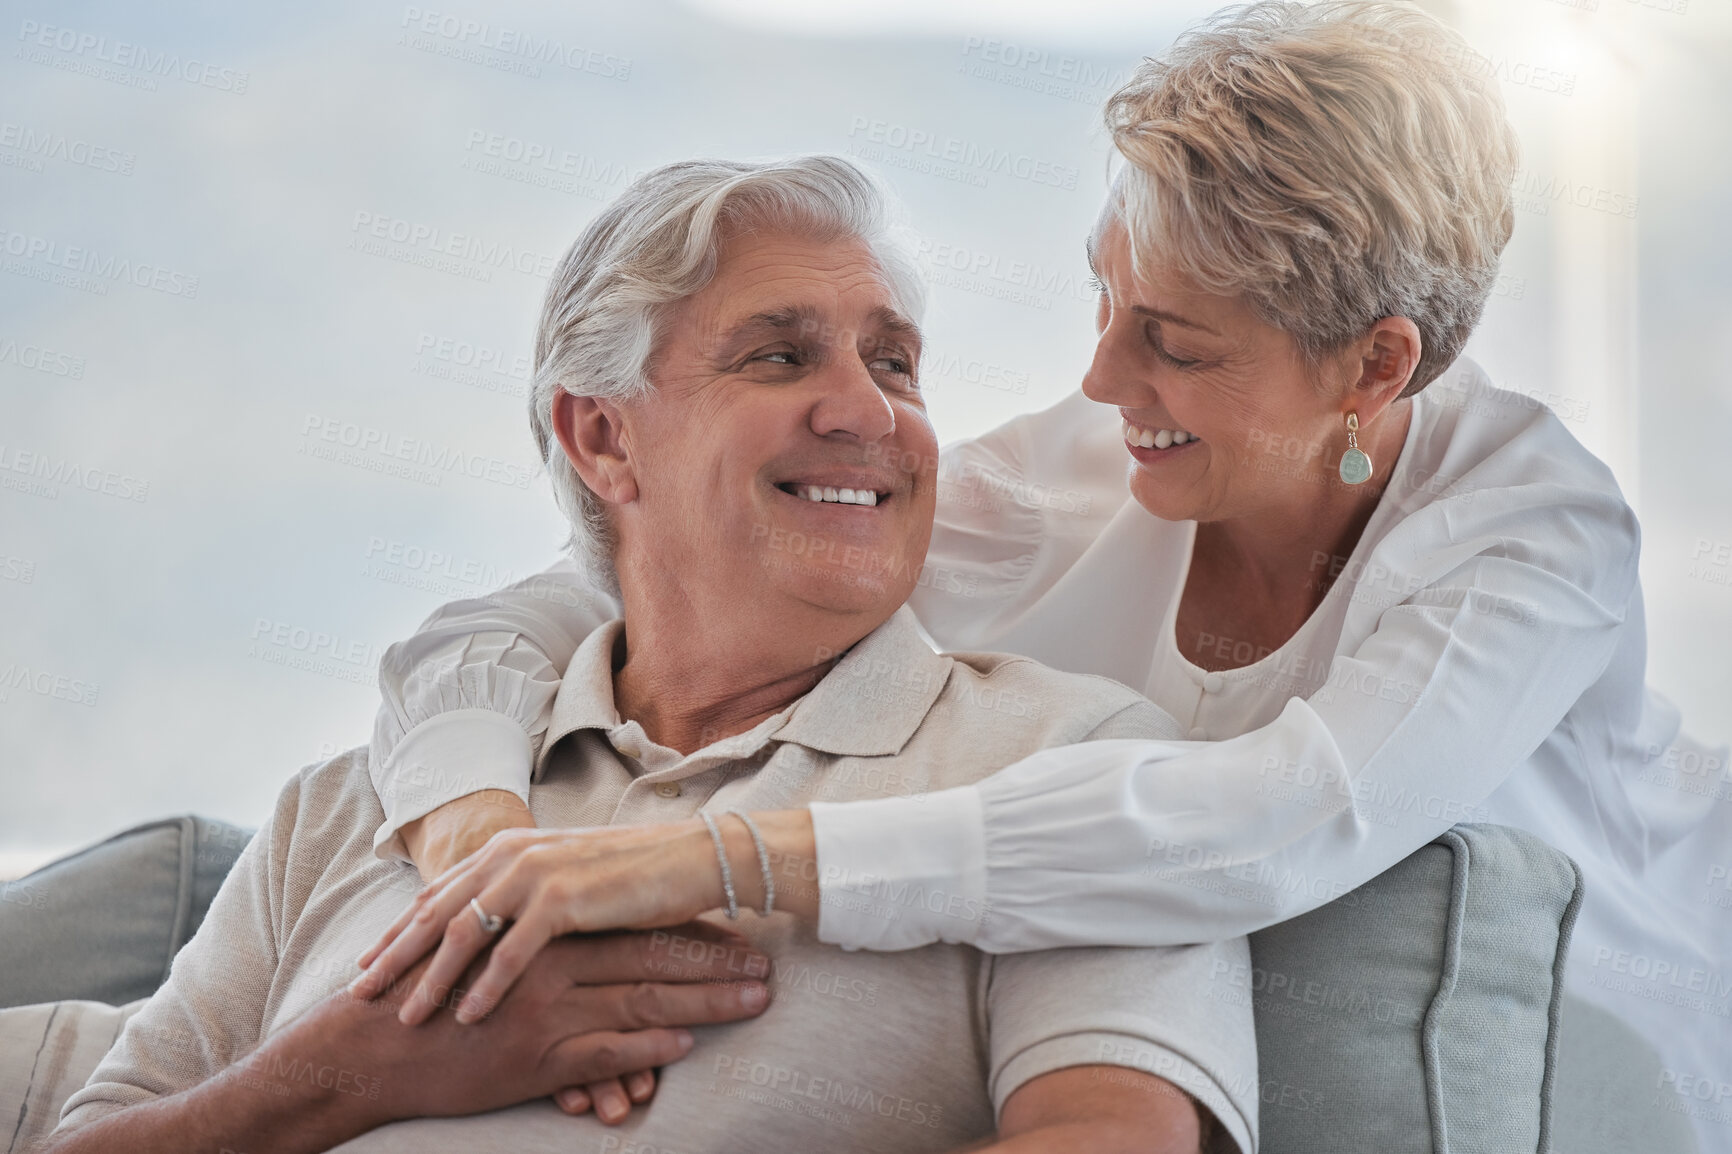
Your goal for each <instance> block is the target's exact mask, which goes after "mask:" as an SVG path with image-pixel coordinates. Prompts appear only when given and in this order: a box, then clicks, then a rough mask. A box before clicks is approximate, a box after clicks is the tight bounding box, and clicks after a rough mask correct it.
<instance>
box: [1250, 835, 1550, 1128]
mask: <svg viewBox="0 0 1732 1154" xmlns="http://www.w3.org/2000/svg"><path fill="white" fill-rule="evenodd" d="M1581 895H1582V882H1581V874H1580V872H1579V871H1578V870H1577V868H1576V866H1575V863H1574V862H1572V861H1571V860H1570V859H1569V858H1568V857H1566V856H1565V855H1563V854H1562V853H1559V852H1558V851H1557V850H1555V849H1552V848H1551V847H1550V846H1548V845H1546V844H1545V843H1544V842H1542V841H1540V840H1539V839H1538V838H1536V837H1533V836H1532V835H1530V834H1527V833H1523V832H1521V831H1519V830H1514V829H1510V828H1507V827H1504V826H1495V825H1460V826H1457V827H1455V828H1454V829H1452V830H1450V831H1449V832H1447V833H1445V834H1444V835H1443V836H1442V837H1440V838H1438V839H1437V841H1435V842H1433V843H1432V844H1430V845H1428V846H1426V847H1425V848H1423V849H1421V850H1420V851H1419V852H1418V853H1415V854H1414V855H1413V856H1412V857H1410V858H1408V859H1407V860H1405V861H1403V862H1401V863H1400V864H1399V865H1397V866H1395V867H1394V868H1393V869H1390V870H1388V871H1387V872H1385V873H1383V874H1381V875H1379V876H1378V877H1376V878H1374V879H1373V880H1371V881H1370V882H1368V883H1366V884H1365V885H1364V886H1361V887H1360V888H1359V889H1357V890H1354V891H1353V892H1351V893H1349V894H1347V895H1345V896H1344V897H1341V898H1338V899H1336V900H1335V901H1333V902H1330V903H1329V904H1328V905H1325V906H1322V907H1321V908H1319V909H1317V910H1314V911H1312V912H1311V913H1309V914H1306V915H1304V916H1303V917H1298V918H1294V919H1292V920H1291V921H1287V922H1283V923H1281V924H1280V925H1275V926H1270V927H1269V928H1268V929H1266V930H1262V931H1260V932H1258V933H1255V934H1252V935H1251V959H1252V971H1251V973H1250V974H1248V975H1243V976H1236V975H1229V976H1227V979H1228V980H1229V981H1230V982H1232V983H1233V984H1237V985H1239V986H1241V987H1242V990H1241V992H1240V995H1239V996H1241V997H1243V996H1249V997H1250V999H1251V1001H1252V1005H1253V1006H1254V1007H1255V1011H1256V1021H1257V1048H1258V1064H1259V1067H1260V1077H1261V1081H1262V1086H1261V1099H1262V1106H1261V1134H1262V1138H1261V1143H1262V1154H1358V1152H1364V1154H1456V1152H1462V1151H1480V1150H1493V1149H1496V1150H1524V1151H1544V1150H1546V1149H1548V1147H1549V1143H1550V1140H1551V1133H1550V1130H1551V1113H1550V1106H1551V1086H1552V1080H1553V1078H1554V1072H1555V1069H1556V1063H1557V1039H1558V1028H1557V1027H1558V1012H1559V1003H1560V998H1561V996H1562V987H1563V964H1564V954H1565V950H1566V949H1567V947H1568V945H1569V939H1570V930H1571V928H1572V926H1573V924H1574V921H1575V915H1576V910H1577V908H1578V906H1579V905H1580V902H1581ZM1217 996H1219V995H1217Z"/></svg>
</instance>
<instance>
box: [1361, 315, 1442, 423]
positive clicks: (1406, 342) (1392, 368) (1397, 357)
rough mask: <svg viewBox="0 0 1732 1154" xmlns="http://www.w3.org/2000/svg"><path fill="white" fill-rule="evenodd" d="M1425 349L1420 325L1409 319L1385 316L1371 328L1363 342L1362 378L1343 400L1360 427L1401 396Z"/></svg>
mask: <svg viewBox="0 0 1732 1154" xmlns="http://www.w3.org/2000/svg"><path fill="white" fill-rule="evenodd" d="M1422 347H1423V343H1422V342H1421V340H1420V337H1419V326H1418V325H1416V324H1414V323H1413V322H1412V321H1411V320H1409V319H1408V318H1406V317H1384V318H1383V319H1382V320H1380V321H1378V322H1377V323H1376V324H1374V325H1372V326H1371V331H1370V332H1368V333H1366V334H1365V336H1364V338H1363V339H1362V340H1361V342H1360V354H1359V379H1358V380H1357V381H1356V382H1354V385H1353V388H1352V390H1351V391H1350V394H1349V396H1348V397H1346V398H1344V400H1345V402H1346V408H1349V409H1353V410H1354V411H1356V412H1357V413H1358V414H1359V421H1360V423H1361V424H1364V425H1369V424H1370V423H1371V422H1372V421H1374V420H1376V419H1377V417H1378V415H1379V414H1381V413H1382V412H1383V410H1384V409H1386V408H1388V407H1389V406H1390V405H1391V404H1392V403H1394V401H1395V400H1396V398H1398V397H1400V396H1401V390H1402V389H1405V388H1406V387H1407V383H1408V382H1409V381H1411V380H1412V379H1413V374H1414V373H1415V372H1417V371H1418V370H1419V354H1420V351H1421V349H1422Z"/></svg>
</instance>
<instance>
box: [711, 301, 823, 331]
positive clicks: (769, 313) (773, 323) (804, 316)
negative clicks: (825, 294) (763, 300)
mask: <svg viewBox="0 0 1732 1154" xmlns="http://www.w3.org/2000/svg"><path fill="white" fill-rule="evenodd" d="M817 327H818V310H816V309H814V308H812V307H811V306H810V305H778V306H776V307H775V308H770V309H766V310H764V311H763V312H761V313H753V314H752V315H751V316H749V317H746V318H745V319H744V320H742V321H740V322H739V323H738V324H736V325H732V326H730V327H729V329H728V336H730V337H734V336H739V335H742V334H744V333H748V332H756V331H760V330H764V329H770V330H774V331H780V330H783V329H794V330H801V329H804V330H806V331H808V332H810V331H812V330H813V329H815V328H817Z"/></svg>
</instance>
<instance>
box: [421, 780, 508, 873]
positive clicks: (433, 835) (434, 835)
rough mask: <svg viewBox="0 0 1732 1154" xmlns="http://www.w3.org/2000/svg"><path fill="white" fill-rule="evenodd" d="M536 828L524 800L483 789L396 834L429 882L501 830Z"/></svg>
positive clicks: (439, 809) (497, 791) (449, 803)
mask: <svg viewBox="0 0 1732 1154" xmlns="http://www.w3.org/2000/svg"><path fill="white" fill-rule="evenodd" d="M534 828H535V818H534V817H533V816H531V814H530V812H529V807H528V806H527V805H524V804H523V799H522V798H520V797H518V796H517V795H516V794H515V793H512V792H511V791H510V790H506V789H482V790H477V791H476V792H474V793H471V794H468V795H466V796H464V797H460V798H457V799H456V800H454V801H448V802H446V803H445V804H444V805H442V806H440V807H439V808H438V809H436V810H433V811H432V812H430V813H428V814H426V815H424V816H422V817H420V818H417V819H416V820H415V821H412V822H410V823H409V824H408V825H406V826H404V827H403V828H402V829H400V830H398V831H397V832H398V835H399V836H400V837H402V839H403V848H404V849H406V850H408V851H409V860H410V861H413V862H414V863H415V868H416V869H418V870H420V871H421V880H422V881H427V882H430V881H432V880H433V879H434V878H436V877H438V876H439V875H440V874H442V873H444V872H445V871H446V870H448V869H450V868H451V867H452V866H454V865H456V864H457V863H458V862H460V861H462V860H463V859H464V858H466V857H468V856H469V855H470V854H472V853H474V852H475V851H476V850H478V849H480V848H481V847H482V846H484V845H486V844H487V842H488V840H489V839H490V838H492V836H493V835H494V834H496V833H498V832H499V831H500V830H502V829H534Z"/></svg>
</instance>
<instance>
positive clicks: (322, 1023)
mask: <svg viewBox="0 0 1732 1154" xmlns="http://www.w3.org/2000/svg"><path fill="white" fill-rule="evenodd" d="M396 1009H397V1003H396V1000H395V999H394V998H392V997H390V996H389V995H387V996H386V997H384V998H381V999H379V1000H378V1001H372V1002H368V1001H363V1000H361V999H359V998H355V997H351V996H350V995H348V994H347V993H338V994H334V995H332V996H331V997H329V998H327V999H325V1001H323V1002H321V1003H320V1004H319V1005H317V1006H314V1007H313V1008H312V1009H311V1010H309V1011H308V1012H307V1013H305V1014H304V1015H302V1016H301V1017H300V1019H299V1020H297V1021H296V1022H294V1023H293V1024H292V1025H290V1026H289V1027H288V1028H287V1029H285V1030H283V1031H282V1032H280V1033H278V1034H277V1035H275V1036H274V1037H272V1038H270V1039H269V1040H268V1041H266V1042H265V1043H264V1045H262V1046H260V1047H259V1048H258V1049H256V1050H254V1051H253V1052H252V1053H251V1054H249V1055H248V1056H247V1057H245V1058H242V1059H241V1060H240V1061H238V1062H236V1063H235V1064H234V1065H232V1066H230V1067H229V1068H228V1069H227V1070H225V1071H223V1073H222V1075H221V1081H223V1082H224V1083H226V1092H228V1093H230V1094H233V1095H235V1097H236V1098H237V1099H238V1100H244V1101H248V1102H249V1103H251V1104H252V1105H254V1106H256V1108H257V1109H258V1111H259V1112H260V1114H261V1115H266V1114H268V1115H270V1116H273V1117H280V1118H282V1119H284V1122H283V1125H284V1126H286V1127H287V1128H288V1132H289V1133H291V1134H293V1136H294V1137H295V1138H296V1139H297V1140H299V1141H314V1140H317V1141H324V1142H326V1143H327V1144H328V1145H336V1144H337V1143H340V1142H344V1141H347V1140H348V1139H350V1138H353V1137H355V1136H357V1135H359V1134H364V1133H366V1132H367V1131H368V1130H371V1129H373V1128H375V1127H377V1126H382V1125H384V1124H385V1123H387V1122H392V1121H396V1120H397V1115H396V1114H395V1113H394V1112H393V1110H392V1102H393V1101H395V1100H397V1099H399V1098H400V1097H401V1096H402V1094H403V1092H404V1090H405V1087H403V1086H400V1085H394V1084H393V1083H394V1082H397V1081H401V1079H400V1078H394V1077H393V1074H392V1071H391V1070H390V1069H389V1068H388V1063H387V1062H386V1060H385V1054H384V1053H382V1052H381V1050H380V1048H379V1047H378V1046H377V1045H375V1044H369V1040H371V1041H372V1042H374V1043H376V1042H377V1041H378V1040H379V1038H380V1033H381V1031H387V1032H388V1031H390V1030H391V1028H392V1027H396V1026H397V1021H396V1016H395V1014H396ZM297 1148H298V1147H297ZM312 1148H314V1149H325V1148H326V1147H325V1146H314V1147H312Z"/></svg>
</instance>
